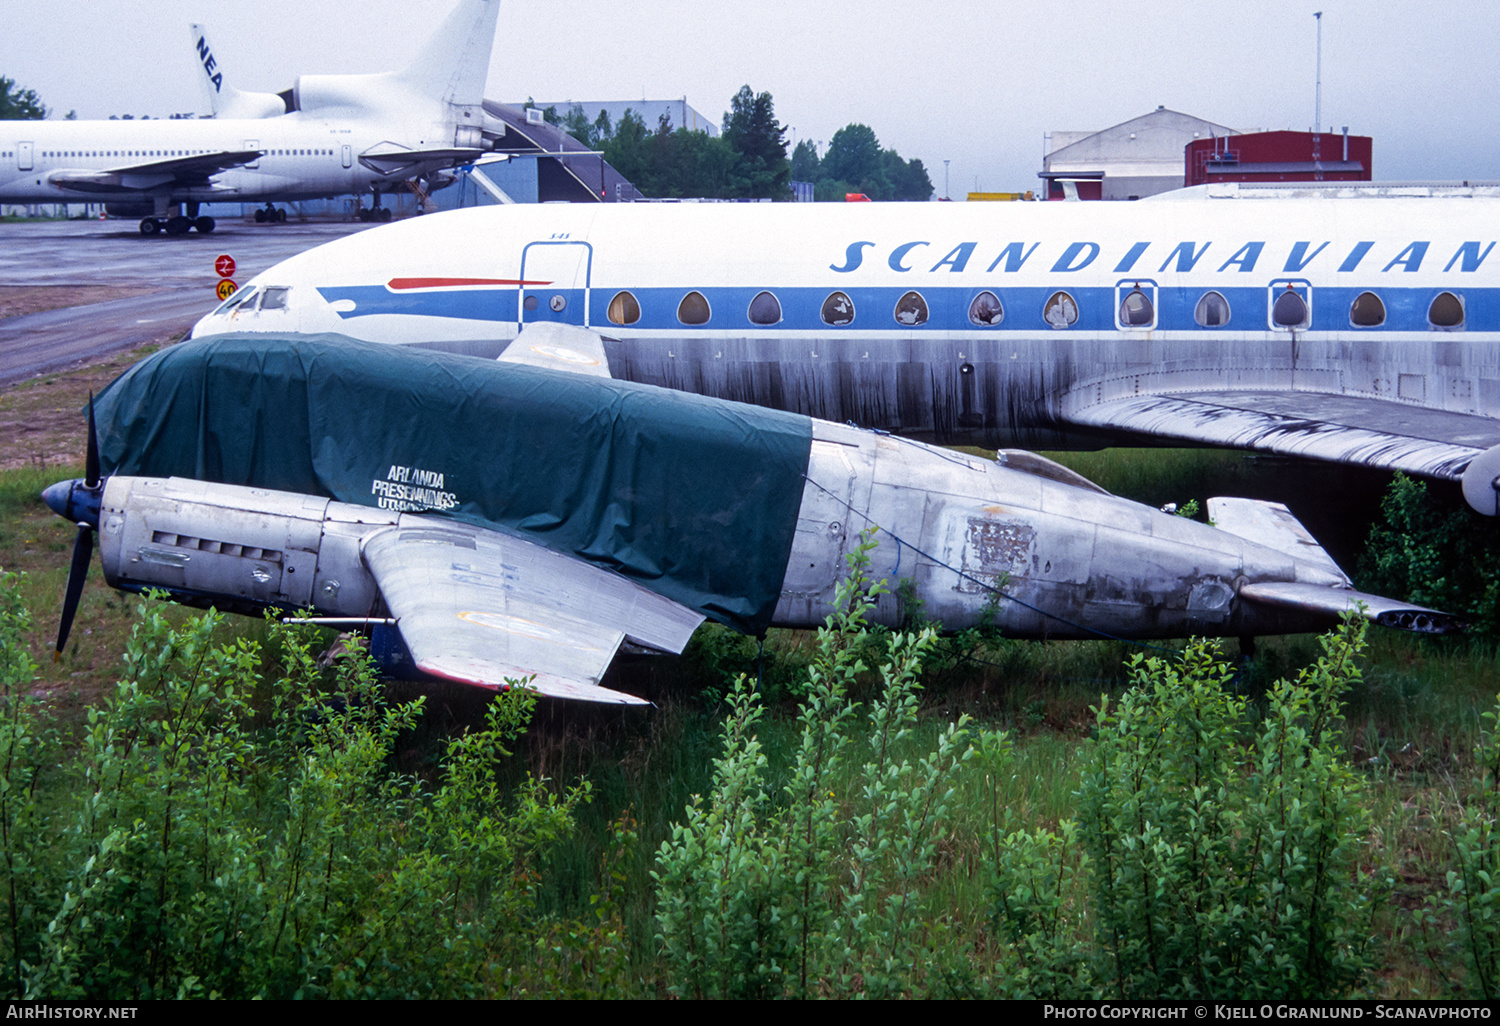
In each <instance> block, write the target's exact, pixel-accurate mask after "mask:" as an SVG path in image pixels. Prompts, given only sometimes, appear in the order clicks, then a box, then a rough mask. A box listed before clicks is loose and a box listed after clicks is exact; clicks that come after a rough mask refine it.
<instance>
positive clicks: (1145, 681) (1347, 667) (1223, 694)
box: [1079, 619, 1384, 1000]
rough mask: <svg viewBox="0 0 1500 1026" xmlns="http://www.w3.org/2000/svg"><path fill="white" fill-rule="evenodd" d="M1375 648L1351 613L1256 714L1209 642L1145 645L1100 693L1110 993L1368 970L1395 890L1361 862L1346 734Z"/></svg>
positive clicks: (1196, 990) (1096, 841) (1358, 802)
mask: <svg viewBox="0 0 1500 1026" xmlns="http://www.w3.org/2000/svg"><path fill="white" fill-rule="evenodd" d="M1363 646H1364V626H1363V622H1362V621H1360V620H1356V619H1351V620H1349V621H1346V623H1345V624H1344V625H1343V626H1342V627H1340V628H1339V629H1338V630H1337V631H1336V632H1334V633H1333V634H1331V635H1329V636H1327V637H1326V638H1324V639H1323V648H1324V653H1323V656H1322V658H1321V659H1319V660H1318V662H1317V663H1316V664H1315V665H1313V666H1312V667H1309V668H1308V669H1306V670H1304V671H1303V672H1302V674H1301V675H1300V676H1299V677H1298V678H1297V679H1296V680H1295V681H1281V682H1280V683H1278V684H1277V685H1276V686H1275V687H1274V688H1273V689H1272V692H1271V694H1270V696H1269V710H1268V711H1267V713H1266V715H1265V718H1264V720H1263V721H1262V722H1260V723H1259V724H1257V723H1255V717H1254V716H1253V715H1252V712H1251V710H1250V709H1249V708H1248V707H1247V705H1246V703H1245V701H1244V700H1243V699H1240V698H1236V697H1234V696H1233V695H1232V694H1231V693H1230V691H1229V689H1228V688H1227V685H1228V683H1229V678H1230V675H1231V670H1230V668H1229V667H1228V666H1226V665H1225V664H1224V663H1222V662H1219V661H1218V660H1217V659H1216V658H1215V656H1214V653H1213V649H1212V647H1211V646H1210V645H1208V644H1206V643H1199V644H1196V645H1194V646H1190V647H1189V648H1188V650H1187V651H1186V652H1185V653H1184V654H1183V657H1182V659H1181V661H1180V662H1177V663H1167V662H1165V661H1163V660H1160V659H1156V658H1152V659H1141V658H1139V657H1137V659H1136V660H1135V661H1134V664H1133V675H1134V683H1135V686H1134V687H1133V688H1132V689H1131V690H1130V691H1128V692H1126V694H1125V695H1124V696H1123V697H1122V698H1121V701H1120V704H1119V706H1118V708H1116V709H1114V710H1111V709H1110V708H1109V705H1108V703H1107V702H1105V703H1102V704H1101V706H1100V707H1099V709H1098V733H1099V742H1098V748H1097V753H1096V755H1095V759H1094V766H1093V770H1092V772H1090V773H1089V774H1088V775H1087V777H1086V778H1085V781H1084V785H1083V787H1082V790H1081V794H1080V796H1079V797H1080V805H1079V827H1080V835H1081V837H1082V840H1083V844H1084V846H1085V848H1086V849H1087V852H1088V856H1089V868H1090V876H1091V880H1092V889H1093V894H1094V918H1095V950H1096V958H1095V971H1096V972H1097V974H1098V976H1099V978H1100V980H1101V985H1102V987H1103V989H1104V991H1105V992H1107V993H1111V994H1113V995H1114V996H1116V997H1120V998H1134V997H1142V998H1199V997H1225V998H1229V997H1233V998H1241V999H1246V1000H1249V999H1260V998H1271V997H1288V998H1291V997H1313V996H1319V997H1336V996H1341V995H1345V994H1348V993H1349V992H1350V991H1351V990H1352V989H1353V988H1354V987H1355V986H1356V985H1357V984H1359V983H1360V982H1361V981H1363V980H1364V979H1365V978H1366V977H1367V975H1368V974H1369V973H1370V971H1371V969H1372V968H1373V962H1372V959H1371V952H1370V938H1371V928H1370V919H1371V916H1372V913H1373V909H1374V904H1375V901H1374V899H1375V896H1376V895H1377V894H1378V892H1379V891H1380V890H1381V889H1382V886H1384V885H1383V884H1381V883H1380V882H1378V881H1376V880H1375V879H1373V878H1372V877H1371V875H1370V874H1369V873H1368V872H1366V871H1364V870H1363V869H1361V863H1360V857H1361V855H1362V853H1363V852H1364V850H1365V846H1366V843H1367V841H1366V839H1367V836H1368V833H1369V828H1370V816H1369V812H1368V811H1367V806H1366V803H1365V801H1364V796H1363V786H1362V782H1361V781H1360V779H1359V778H1358V777H1357V776H1355V774H1354V773H1353V771H1352V770H1351V769H1350V768H1349V767H1348V766H1347V765H1346V764H1345V763H1344V762H1343V761H1342V759H1341V749H1342V745H1341V743H1340V737H1339V723H1340V696H1341V695H1342V694H1343V693H1344V692H1345V690H1346V689H1347V688H1348V687H1349V686H1350V685H1351V684H1353V683H1355V682H1357V681H1358V680H1359V670H1358V667H1357V666H1356V663H1355V657H1356V656H1357V654H1358V653H1359V652H1360V651H1361V650H1362V649H1363Z"/></svg>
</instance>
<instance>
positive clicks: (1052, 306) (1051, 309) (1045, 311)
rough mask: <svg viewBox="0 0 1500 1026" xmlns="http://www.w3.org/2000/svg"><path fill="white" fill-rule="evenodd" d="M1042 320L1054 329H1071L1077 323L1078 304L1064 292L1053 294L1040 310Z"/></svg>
mask: <svg viewBox="0 0 1500 1026" xmlns="http://www.w3.org/2000/svg"><path fill="white" fill-rule="evenodd" d="M1042 318H1043V320H1045V321H1046V322H1047V323H1048V324H1050V325H1052V326H1053V327H1054V328H1071V327H1072V326H1073V325H1074V324H1077V323H1078V303H1077V302H1076V301H1075V300H1074V299H1073V297H1072V296H1070V295H1068V294H1067V293H1066V292H1054V293H1052V296H1051V298H1049V299H1048V300H1047V305H1046V306H1045V307H1043V308H1042Z"/></svg>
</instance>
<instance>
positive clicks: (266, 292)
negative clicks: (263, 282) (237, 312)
mask: <svg viewBox="0 0 1500 1026" xmlns="http://www.w3.org/2000/svg"><path fill="white" fill-rule="evenodd" d="M290 291H291V289H288V288H286V287H279V288H277V287H273V288H267V289H263V290H262V291H261V294H260V308H261V309H262V310H285V309H286V294H287V293H288V292H290Z"/></svg>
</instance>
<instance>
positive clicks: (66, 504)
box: [42, 478, 100, 527]
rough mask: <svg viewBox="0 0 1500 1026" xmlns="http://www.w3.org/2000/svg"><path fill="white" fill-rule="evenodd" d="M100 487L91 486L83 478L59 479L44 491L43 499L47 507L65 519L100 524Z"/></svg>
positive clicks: (94, 524)
mask: <svg viewBox="0 0 1500 1026" xmlns="http://www.w3.org/2000/svg"><path fill="white" fill-rule="evenodd" d="M99 491H100V489H97V488H93V489H91V488H89V487H88V485H87V483H86V482H85V481H84V480H83V479H82V478H74V479H73V480H71V481H59V482H57V483H56V484H54V485H49V486H48V487H47V488H46V489H45V490H44V491H43V492H42V501H43V502H45V503H46V504H47V508H48V509H50V510H51V511H52V512H54V513H56V514H57V515H58V516H60V517H62V518H64V519H65V520H70V521H72V522H73V523H75V524H78V523H84V524H88V525H89V526H90V527H97V526H99V496H98V494H97V493H98V492H99Z"/></svg>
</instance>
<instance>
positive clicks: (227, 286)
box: [214, 278, 240, 301]
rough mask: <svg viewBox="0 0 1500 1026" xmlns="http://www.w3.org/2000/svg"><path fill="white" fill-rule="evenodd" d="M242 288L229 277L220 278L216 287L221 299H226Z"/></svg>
mask: <svg viewBox="0 0 1500 1026" xmlns="http://www.w3.org/2000/svg"><path fill="white" fill-rule="evenodd" d="M239 290H240V287H239V286H238V285H236V284H235V283H234V282H233V281H231V280H230V279H228V278H220V279H219V286H218V288H216V289H214V291H215V292H217V293H218V294H219V299H220V300H221V301H222V300H225V299H228V298H229V297H230V296H232V295H234V294H235V293H236V292H238V291H239Z"/></svg>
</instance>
